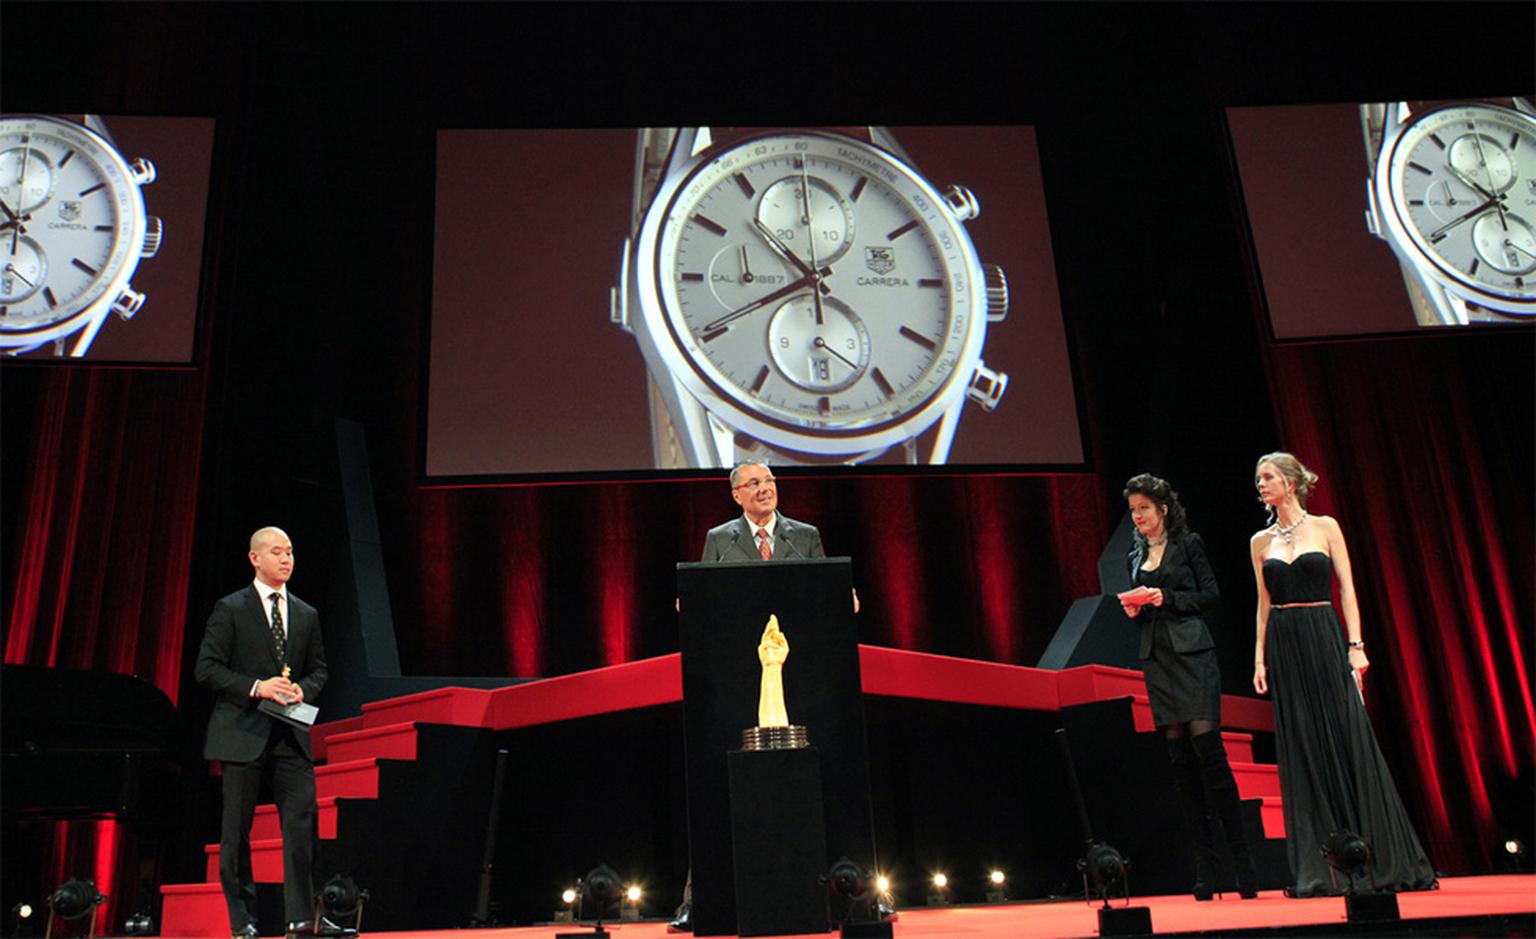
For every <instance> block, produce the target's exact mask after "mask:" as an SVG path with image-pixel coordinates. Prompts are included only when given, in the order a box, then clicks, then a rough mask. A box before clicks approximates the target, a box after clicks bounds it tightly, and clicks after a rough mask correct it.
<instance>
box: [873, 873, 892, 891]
mask: <svg viewBox="0 0 1536 939" xmlns="http://www.w3.org/2000/svg"><path fill="white" fill-rule="evenodd" d="M875 889H876V890H878V891H880V892H881V893H883V894H885V895H886V896H890V893H891V879H890V878H889V877H887V876H885V875H884V874H881V875H879V876H878V877H876V878H875Z"/></svg>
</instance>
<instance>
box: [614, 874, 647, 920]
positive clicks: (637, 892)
mask: <svg viewBox="0 0 1536 939" xmlns="http://www.w3.org/2000/svg"><path fill="white" fill-rule="evenodd" d="M643 896H645V891H643V890H641V889H640V885H639V884H630V885H629V888H628V889H626V890H625V891H624V902H623V904H622V905H621V906H620V907H619V918H620V919H622V920H623V921H624V922H626V923H638V922H640V898H641V897H643Z"/></svg>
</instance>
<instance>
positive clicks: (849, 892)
mask: <svg viewBox="0 0 1536 939" xmlns="http://www.w3.org/2000/svg"><path fill="white" fill-rule="evenodd" d="M884 879H885V878H883V877H882V878H880V880H882V881H883V880H884ZM820 880H821V882H822V883H823V884H825V885H826V887H827V925H828V926H829V927H831V928H834V929H839V930H840V931H841V936H842V937H843V939H855V937H857V939H874V937H885V939H889V937H890V935H891V924H890V923H888V922H885V921H884V920H885V918H886V917H885V916H884V910H885V906H884V904H883V903H880V902H877V903H876V904H874V906H873V908H871V905H870V904H869V903H868V900H869V895H870V887H871V886H875V885H876V884H877V883H878V881H877V880H876V879H875V878H874V877H873V876H872V875H871V874H870V873H869V872H868V871H866V870H865V869H864V868H863V867H860V866H859V865H858V864H857V863H855V862H854V861H851V860H849V859H848V858H846V857H840V858H838V859H837V860H836V861H834V862H833V863H832V866H831V867H830V868H828V870H827V872H826V873H825V874H822V875H821V877H820ZM887 886H888V884H887ZM877 889H878V887H877Z"/></svg>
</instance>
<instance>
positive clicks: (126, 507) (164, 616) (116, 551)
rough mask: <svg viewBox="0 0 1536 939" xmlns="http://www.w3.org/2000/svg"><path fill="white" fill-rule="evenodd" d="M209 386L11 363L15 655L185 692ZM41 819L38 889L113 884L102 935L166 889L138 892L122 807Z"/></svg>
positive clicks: (191, 379) (8, 645) (160, 375)
mask: <svg viewBox="0 0 1536 939" xmlns="http://www.w3.org/2000/svg"><path fill="white" fill-rule="evenodd" d="M204 384H205V381H204V378H203V377H202V375H201V374H200V373H197V372H149V371H128V370H104V369H92V368H84V369H83V368H71V367H63V368H55V369H46V370H44V369H32V370H25V371H24V370H19V369H18V370H14V371H13V372H12V373H11V374H7V375H6V376H5V412H6V435H5V436H6V447H7V449H8V452H7V454H6V457H5V468H6V475H7V483H6V485H7V487H8V488H9V487H11V486H15V490H14V491H12V492H8V493H7V498H6V507H7V511H9V512H11V513H13V515H12V520H11V522H10V529H11V531H10V532H8V535H9V540H8V548H9V551H10V557H9V558H8V564H7V570H6V590H5V595H6V602H7V604H8V607H9V608H8V609H7V610H6V611H5V617H4V623H3V626H4V637H3V642H4V644H5V662H6V663H7V664H22V665H42V666H49V667H61V668H72V669H81V670H86V671H99V672H114V673H119V674H126V675H137V676H139V677H140V678H143V679H145V680H147V681H149V682H151V683H152V684H154V685H155V686H156V687H157V688H159V689H160V690H161V691H163V692H165V694H166V695H167V696H168V697H169V698H170V699H171V701H172V702H173V703H174V702H175V701H176V699H177V696H178V693H179V691H180V681H181V663H182V645H183V641H184V632H185V627H186V620H187V603H188V593H189V580H190V570H191V564H192V538H193V529H194V521H195V518H196V506H197V490H198V486H197V483H198V467H199V461H200V455H201V452H202V440H203V400H204V396H203V389H204ZM37 824H42V825H45V826H47V827H48V828H51V831H45V832H39V833H36V835H35V837H40V838H41V839H42V840H41V841H40V842H37V845H36V846H37V847H38V848H40V849H41V848H43V847H44V846H46V856H47V862H46V864H45V865H44V866H43V868H42V869H40V870H37V871H36V872H35V873H36V889H37V891H38V895H37V897H36V899H37V900H39V901H41V900H42V899H44V897H45V895H46V893H47V892H48V891H51V890H52V889H53V888H55V887H57V886H58V885H59V884H61V883H63V882H64V881H66V880H69V879H71V878H80V879H90V880H94V881H95V883H96V885H97V888H98V889H99V890H101V892H102V893H104V894H106V895H107V897H108V901H107V903H106V904H105V905H103V906H102V908H101V910H100V916H99V918H98V921H97V930H96V931H97V934H98V935H112V934H114V933H116V931H117V930H118V929H119V928H120V927H121V924H122V917H123V916H125V915H127V914H128V913H131V912H133V911H134V910H135V909H137V908H138V907H139V906H141V905H143V904H144V903H145V902H147V901H152V898H146V897H141V896H139V887H140V884H139V882H138V880H139V869H138V864H137V863H136V861H137V858H136V856H135V855H134V854H133V851H134V850H135V849H134V847H133V843H132V839H131V837H128V838H124V837H120V835H121V834H122V833H123V831H124V829H122V828H121V826H119V824H118V823H117V821H116V820H115V819H112V818H106V819H72V820H61V821H57V822H51V823H49V822H43V823H37ZM29 837H34V836H29ZM39 909H40V911H41V912H40V914H39V915H42V916H46V915H47V911H46V908H44V907H41V906H40V907H39ZM61 928H68V927H67V926H65V927H61ZM77 928H78V927H77Z"/></svg>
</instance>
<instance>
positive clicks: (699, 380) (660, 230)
mask: <svg viewBox="0 0 1536 939" xmlns="http://www.w3.org/2000/svg"><path fill="white" fill-rule="evenodd" d="M806 138H815V139H820V140H825V141H830V142H833V143H835V144H837V145H839V146H845V147H851V148H854V149H857V150H860V151H865V152H869V153H871V154H873V155H874V156H875V158H877V159H878V160H879V161H880V162H882V163H885V164H888V165H889V166H890V167H891V168H892V169H893V170H894V171H895V172H896V173H897V174H898V176H899V179H900V181H901V182H902V183H904V184H906V185H909V186H911V187H913V188H914V189H915V190H916V191H917V192H918V193H920V194H921V196H922V198H923V199H924V200H926V201H927V202H928V204H929V205H930V206H931V210H930V212H929V213H928V214H927V215H925V216H924V221H925V222H928V223H929V224H932V223H934V222H942V224H943V227H944V229H945V230H946V231H947V232H948V233H949V234H950V236H951V237H952V238H953V239H954V244H955V246H956V247H955V253H956V254H957V256H958V258H957V260H958V262H959V267H960V268H963V278H964V283H963V285H962V287H961V288H960V289H956V288H955V287H954V285H953V283H952V284H951V293H952V304H953V305H952V308H951V313H950V329H949V330H948V332H947V335H948V336H949V337H950V338H949V339H948V340H947V341H946V343H945V350H948V351H946V352H945V353H944V354H942V355H940V356H938V357H936V359H935V362H934V364H933V366H931V368H930V371H931V370H932V369H937V368H944V367H946V365H945V363H949V364H948V365H947V369H948V371H947V374H945V375H944V376H943V377H942V379H940V380H938V381H937V383H936V384H935V385H934V386H933V387H932V389H931V390H930V391H929V392H928V393H927V394H926V395H924V396H922V397H921V398H920V399H919V400H918V402H917V403H916V404H914V405H912V406H909V407H905V408H902V409H900V411H899V412H898V413H897V414H896V415H895V416H894V417H890V418H886V419H883V420H875V421H864V422H856V423H851V424H848V425H845V426H841V427H839V426H825V427H814V426H807V424H806V423H804V422H795V421H790V420H785V419H782V418H779V417H776V416H774V415H769V414H764V413H762V412H760V411H757V410H754V409H752V408H750V407H749V406H748V405H747V401H746V399H745V396H744V395H743V394H741V393H740V392H739V390H737V389H735V386H734V385H732V384H731V383H730V382H728V381H725V380H723V379H722V378H719V377H716V376H714V375H711V374H710V373H711V372H712V371H715V369H714V368H713V366H712V365H710V364H709V360H708V358H707V356H705V355H703V353H702V351H701V350H699V349H698V343H697V341H696V340H695V339H694V338H693V337H692V335H691V334H690V333H689V332H688V330H687V328H686V326H685V324H684V323H682V322H681V320H680V318H679V317H680V314H677V313H676V312H675V307H674V306H672V304H671V303H670V302H668V301H669V300H675V296H676V284H675V281H673V280H671V279H670V278H669V277H668V276H666V275H665V274H664V268H665V267H666V265H667V264H668V262H667V260H666V259H665V258H663V257H662V254H661V252H662V250H663V248H664V247H665V246H666V245H667V244H669V243H670V241H669V238H668V235H669V233H670V229H671V228H672V227H674V226H680V225H682V224H683V223H684V220H683V219H679V218H677V217H676V216H674V208H675V206H676V203H677V202H678V200H679V199H680V198H681V197H682V195H683V194H684V193H685V192H686V191H687V190H688V189H689V187H690V186H691V184H692V183H693V181H694V180H695V179H697V178H698V177H699V176H700V175H701V174H703V173H704V172H705V170H706V169H707V168H708V167H709V166H710V165H711V164H713V163H716V162H717V161H720V160H722V159H726V158H729V157H731V156H732V155H734V154H735V153H737V152H738V151H739V150H741V149H743V148H746V147H750V146H753V145H759V144H761V143H762V142H763V141H764V140H770V139H771V140H794V139H806ZM887 182H891V180H887ZM634 257H635V270H636V274H637V278H636V280H637V283H636V292H637V297H638V299H639V305H640V313H641V318H642V320H643V321H644V324H645V328H644V329H642V330H639V331H638V332H639V333H640V334H642V335H648V336H649V337H650V338H651V345H652V348H653V349H654V352H655V354H656V355H657V356H658V357H659V358H660V359H661V361H662V363H663V365H664V366H665V368H666V370H667V371H668V372H669V373H670V374H671V375H672V376H673V377H674V378H675V379H676V380H677V381H678V382H679V383H681V385H682V386H683V388H684V389H685V390H686V391H687V393H688V394H690V395H691V396H693V397H694V398H695V399H696V400H697V401H698V402H699V403H700V404H701V405H702V406H703V407H704V408H705V409H706V410H707V411H708V412H709V413H711V414H713V415H715V416H716V417H717V418H719V419H720V420H723V421H725V422H726V423H727V424H729V425H730V426H731V427H732V428H733V429H735V430H738V431H741V432H743V433H746V434H748V435H750V436H752V437H753V438H755V439H756V440H758V441H760V442H762V443H764V444H767V445H769V446H771V447H775V448H781V449H787V450H791V451H796V452H802V453H810V454H816V455H820V456H838V455H866V454H869V453H871V452H880V451H883V450H885V449H887V448H889V447H891V446H894V445H896V444H898V443H901V442H903V441H907V440H911V439H913V438H915V437H917V436H918V435H919V434H921V433H922V432H924V431H925V430H927V429H928V428H929V427H931V426H932V425H933V424H934V423H936V422H937V421H938V420H939V419H940V418H941V417H942V416H943V415H944V414H945V413H946V411H948V410H949V409H951V408H952V407H954V406H956V405H957V404H959V403H961V402H962V400H963V398H964V395H965V391H966V386H967V384H968V382H969V379H970V374H971V373H972V372H974V370H975V368H976V366H977V364H978V363H979V361H980V359H981V348H982V345H983V343H984V341H985V337H986V327H987V317H986V306H985V304H986V296H985V290H984V280H983V273H982V268H981V262H980V260H979V258H978V256H977V253H976V250H975V246H974V244H972V242H971V239H970V236H969V235H968V234H967V233H966V231H965V229H964V226H963V225H962V223H961V221H960V220H959V219H958V218H956V217H955V215H954V213H953V212H952V211H951V210H950V208H949V207H948V204H947V203H946V202H945V200H944V198H943V197H942V196H941V195H940V194H939V193H938V192H937V191H936V190H935V189H934V188H933V186H932V185H931V184H929V183H928V181H927V180H926V179H924V178H923V176H922V174H921V173H919V172H918V171H917V170H916V169H915V168H914V167H912V166H911V165H910V164H909V163H908V162H907V161H906V160H904V159H902V158H901V157H900V156H898V155H896V154H894V153H892V152H890V151H889V150H887V149H885V148H882V147H880V146H877V145H874V144H872V143H870V142H867V141H863V140H858V139H856V138H853V137H849V136H846V135H844V134H839V133H834V132H831V131H823V130H812V129H799V128H785V129H775V130H769V131H763V132H759V133H754V134H751V135H749V136H746V137H742V138H737V139H733V140H731V141H729V142H728V143H725V144H717V145H715V146H712V147H709V148H707V149H705V150H704V151H702V152H700V153H699V154H697V155H695V156H693V157H692V158H691V159H689V160H688V161H687V162H686V163H685V164H683V165H682V166H680V167H679V169H678V171H677V172H675V173H672V174H671V175H670V176H669V178H667V179H666V180H664V181H663V183H662V185H661V186H660V188H658V189H657V191H656V193H655V195H654V198H653V199H652V201H651V203H650V206H649V208H648V209H647V211H646V213H645V215H644V218H643V220H642V222H641V225H640V228H639V232H638V234H637V237H636V241H635V254H634ZM946 263H948V262H946ZM952 269H953V268H952ZM961 320H963V322H959V321H961ZM957 323H959V325H958V326H957ZM957 332H959V333H961V334H962V335H961V337H960V338H959V339H955V338H954V336H955V334H956V333H957ZM688 349H693V350H694V351H693V352H691V353H690V352H689V351H687V350H688ZM701 365H702V366H704V367H701Z"/></svg>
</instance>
